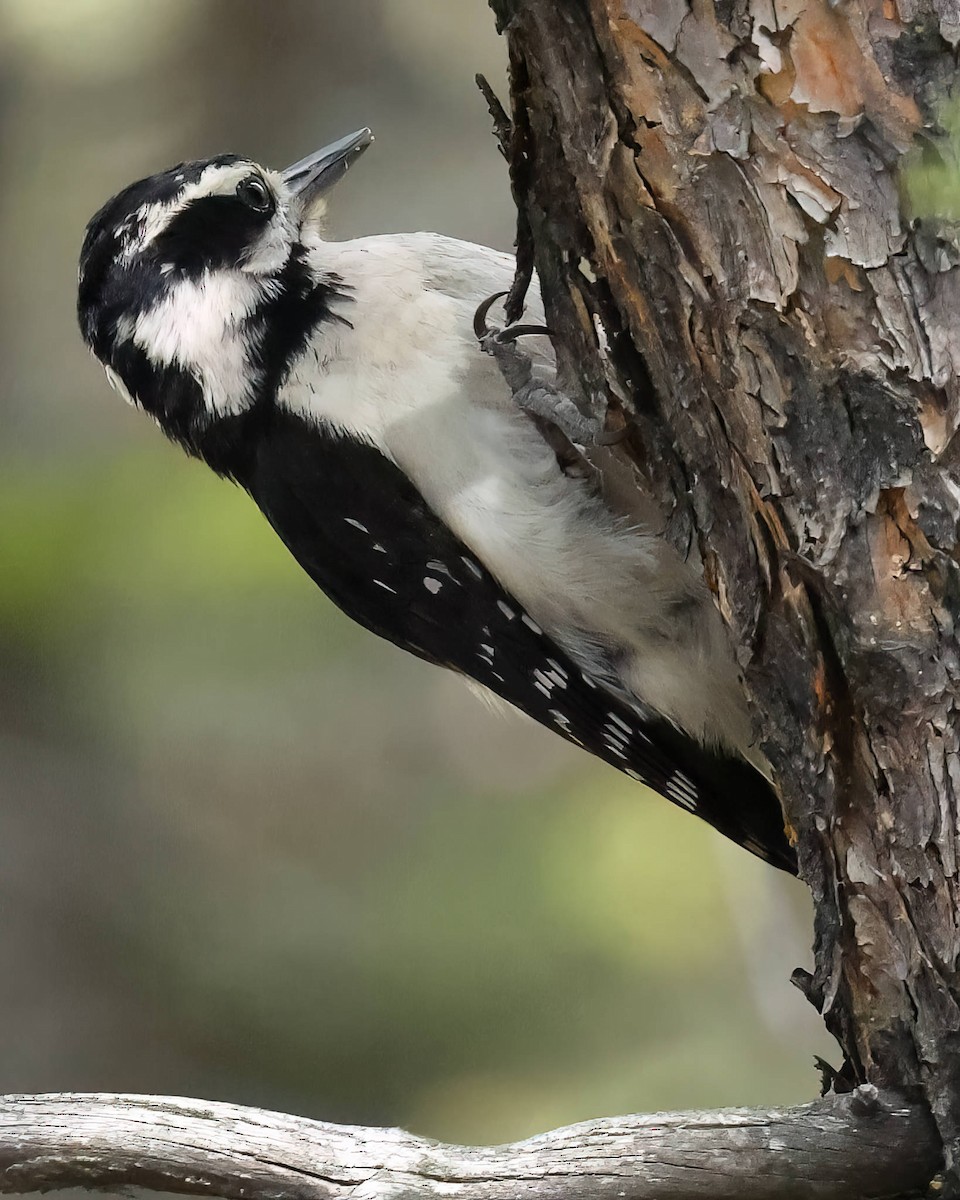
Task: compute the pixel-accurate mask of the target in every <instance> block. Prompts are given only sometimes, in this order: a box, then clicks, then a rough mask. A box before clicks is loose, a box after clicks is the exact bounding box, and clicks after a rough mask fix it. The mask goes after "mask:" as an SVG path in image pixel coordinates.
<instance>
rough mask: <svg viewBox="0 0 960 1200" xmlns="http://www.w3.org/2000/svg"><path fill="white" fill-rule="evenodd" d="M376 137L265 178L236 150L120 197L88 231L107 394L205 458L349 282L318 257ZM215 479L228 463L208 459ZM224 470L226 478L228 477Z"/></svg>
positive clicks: (83, 260)
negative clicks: (329, 208)
mask: <svg viewBox="0 0 960 1200" xmlns="http://www.w3.org/2000/svg"><path fill="white" fill-rule="evenodd" d="M372 141H373V136H372V134H371V133H370V130H369V129H362V130H360V131H359V132H358V133H354V134H351V135H350V136H349V137H346V138H343V139H342V140H340V141H338V142H335V143H333V144H332V145H330V146H327V147H325V148H324V149H323V150H320V151H318V152H317V153H316V154H312V155H310V156H309V157H307V158H305V159H303V160H301V161H300V162H298V163H295V164H294V165H293V166H292V167H288V168H287V170H285V171H279V172H277V171H270V170H267V169H265V168H263V167H260V166H258V165H257V164H256V163H254V162H251V161H250V160H249V159H246V158H241V157H239V156H237V155H233V154H224V155H219V156H218V157H216V158H210V159H206V160H203V161H199V162H188V163H181V164H179V165H178V166H176V167H171V168H170V169H169V170H168V171H162V172H160V173H159V174H157V175H151V176H150V177H149V178H147V179H142V180H140V181H139V182H137V183H134V184H131V185H130V186H129V187H127V188H125V189H124V190H123V191H122V192H120V193H119V194H118V195H116V196H114V197H113V199H111V200H109V201H108V202H107V203H106V204H105V205H104V206H103V208H101V209H100V211H99V212H98V213H97V214H96V216H94V218H93V220H92V221H91V222H90V224H89V225H88V226H87V232H86V236H85V238H84V241H83V249H82V251H81V254H80V272H79V299H78V305H77V313H78V317H79V321H80V328H81V331H82V333H83V337H84V340H85V341H86V343H87V345H88V346H89V347H90V349H91V350H92V351H93V353H94V354H95V355H96V357H97V358H98V359H99V360H100V361H101V363H102V364H103V366H104V367H105V368H106V371H107V376H108V378H109V379H110V382H111V383H112V384H113V386H114V387H115V388H116V389H117V390H118V391H120V392H121V394H123V395H125V396H126V397H127V398H128V399H129V400H130V401H131V402H132V403H134V404H136V405H137V406H138V407H140V408H143V409H144V410H146V411H147V412H149V413H150V414H151V415H152V416H153V417H154V418H155V419H156V421H157V423H158V424H159V425H160V427H161V428H162V429H163V431H164V432H165V433H166V434H167V435H168V436H169V437H171V438H172V439H173V440H175V441H177V442H179V443H180V444H181V445H183V446H184V447H185V448H186V449H187V450H188V451H189V452H191V453H193V454H197V455H201V456H202V457H205V458H207V459H208V460H211V458H212V457H214V456H215V452H214V450H212V449H211V447H212V446H213V441H214V440H215V439H211V438H210V437H209V434H210V431H211V430H212V429H213V428H214V427H226V428H229V426H230V425H231V424H235V423H236V422H235V420H233V419H236V418H243V417H244V416H245V415H247V414H249V413H251V412H252V411H254V410H255V409H256V408H257V406H258V404H259V403H260V402H261V401H263V400H264V399H268V398H269V397H270V396H271V395H272V394H273V393H274V392H275V390H276V388H277V386H278V384H279V383H280V382H281V381H282V378H283V375H284V372H285V370H286V367H287V365H288V364H289V363H290V361H291V360H292V358H293V357H294V356H295V355H296V354H297V353H299V351H300V350H301V349H302V348H303V346H304V344H305V342H306V340H307V338H308V337H309V334H310V332H311V330H312V329H313V328H314V327H315V326H316V325H317V323H318V322H320V321H322V320H323V319H324V318H325V317H326V318H329V319H337V318H336V316H335V314H334V313H333V312H332V311H331V308H330V305H331V303H332V302H333V301H334V300H335V299H336V297H337V295H338V294H339V293H340V292H341V285H342V281H340V280H338V279H336V278H334V277H332V276H324V274H323V272H322V270H318V269H317V267H316V265H315V264H314V263H312V262H311V261H310V254H309V251H310V248H311V246H315V245H316V244H317V237H316V222H317V217H318V215H319V213H320V212H321V211H322V206H323V198H324V196H325V195H326V193H327V192H328V191H329V190H330V188H331V187H332V186H333V185H334V184H335V183H336V182H337V181H338V180H339V179H341V178H342V177H343V175H344V174H345V172H346V171H347V169H348V168H349V166H350V165H351V164H352V163H353V162H354V161H355V159H356V158H357V157H358V156H359V155H360V154H361V153H362V152H363V151H364V150H365V149H366V148H367V146H369V145H370V143H371V142H372ZM211 465H212V466H214V467H215V468H217V469H220V464H218V463H217V462H215V461H211ZM225 469H229V468H225Z"/></svg>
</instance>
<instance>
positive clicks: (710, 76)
mask: <svg viewBox="0 0 960 1200" xmlns="http://www.w3.org/2000/svg"><path fill="white" fill-rule="evenodd" d="M491 6H492V8H493V9H494V11H495V12H496V14H497V17H498V21H499V24H500V27H501V29H502V31H504V32H505V33H506V35H507V37H508V41H509V48H510V57H511V71H512V92H513V96H512V100H513V117H514V122H515V126H516V130H517V136H516V142H515V145H514V170H513V178H514V184H515V193H516V196H517V200H518V203H519V206H520V208H521V211H522V216H523V219H524V221H526V222H528V223H529V227H530V229H531V230H532V239H533V248H534V252H535V258H536V265H537V269H538V271H539V273H540V276H541V280H542V283H543V286H544V291H545V298H546V304H547V317H548V322H549V324H550V326H551V327H552V328H553V329H555V330H556V331H557V332H558V334H559V337H558V341H557V344H558V348H559V350H560V354H561V359H562V364H563V372H564V376H565V383H566V386H567V388H568V389H569V390H570V391H571V392H572V393H573V394H574V395H575V396H576V397H578V399H579V401H580V402H581V403H582V404H583V405H585V406H587V407H590V408H592V409H593V411H594V412H598V411H599V412H601V413H602V412H603V411H604V409H607V410H608V417H607V419H608V422H611V421H612V422H616V421H618V420H622V417H621V415H620V414H621V413H623V414H625V415H626V417H627V418H628V419H629V421H630V424H631V430H632V432H631V435H630V438H629V440H628V442H627V443H626V450H625V453H627V454H629V456H630V458H631V459H632V462H633V464H634V465H635V469H636V471H637V475H638V479H639V483H640V485H641V486H642V487H643V488H644V489H645V490H647V491H648V492H649V493H650V494H651V495H653V496H655V497H657V498H658V500H659V501H660V503H661V505H662V512H663V520H664V530H665V533H666V535H667V536H668V537H670V538H671V539H672V540H673V541H674V542H675V543H677V544H678V545H680V546H681V547H684V548H686V547H687V546H691V547H693V548H694V549H695V551H697V552H699V555H700V558H701V560H702V563H703V569H704V572H705V576H706V578H707V580H708V582H709V583H710V585H711V587H712V589H713V591H714V592H715V595H716V598H717V602H718V604H719V606H720V609H721V611H722V613H723V615H724V617H725V619H726V621H727V623H728V625H729V627H730V629H731V631H732V634H733V637H734V639H735V642H736V645H737V647H738V650H739V654H740V662H741V665H742V668H743V675H744V680H745V684H746V687H747V690H748V693H749V696H750V699H751V704H752V708H753V711H754V714H755V718H756V724H757V729H758V733H759V735H760V736H761V738H762V744H763V747H764V749H765V751H766V753H767V755H768V756H769V758H770V760H771V762H772V763H773V765H774V768H775V770H776V775H777V779H778V781H779V785H780V788H781V790H782V795H783V801H784V809H785V813H786V815H787V821H788V827H789V828H790V829H791V830H792V832H793V834H794V835H795V837H796V841H797V844H798V849H799V855H800V864H801V873H802V876H803V879H804V880H805V882H806V883H807V884H808V886H809V887H810V888H811V890H812V892H813V897H814V900H815V904H816V928H815V951H816V971H815V975H814V976H813V977H812V978H801V980H800V982H801V983H803V984H804V986H805V989H806V991H807V993H808V995H809V996H810V998H811V999H812V1000H813V1001H814V1002H815V1003H816V1004H817V1005H818V1007H819V1008H820V1010H821V1011H822V1013H823V1015H824V1018H825V1020H826V1023H827V1026H828V1028H829V1029H830V1030H831V1032H832V1033H834V1034H835V1036H836V1037H837V1038H838V1040H839V1042H840V1044H841V1046H842V1049H843V1052H844V1054H845V1056H846V1058H847V1060H848V1070H849V1072H850V1073H851V1074H852V1076H853V1077H854V1078H856V1079H859V1080H870V1081H872V1082H874V1083H876V1084H878V1085H881V1086H892V1087H899V1088H904V1087H907V1088H910V1087H914V1088H917V1089H919V1090H920V1091H921V1092H922V1094H923V1095H924V1096H925V1097H926V1099H927V1100H928V1102H929V1104H930V1105H931V1108H932V1110H933V1113H934V1115H935V1118H936V1121H937V1123H938V1126H939V1129H940V1132H941V1135H942V1137H943V1141H944V1145H945V1148H946V1153H947V1158H948V1164H949V1172H948V1180H949V1181H952V1182H950V1183H949V1186H951V1187H952V1188H953V1189H954V1190H956V1189H957V1188H958V1175H957V1165H958V1164H960V1007H958V998H960V984H958V978H957V973H956V972H957V960H958V949H960V922H958V905H957V800H958V781H960V765H958V758H957V750H958V745H957V742H958V722H957V713H956V703H957V681H958V647H957V639H956V629H955V619H956V614H957V597H958V572H957V552H958V514H960V481H958V477H957V475H958V473H957V461H958V454H960V440H958V438H957V437H956V436H955V435H956V429H957V424H958V388H957V372H958V366H960V333H958V330H957V325H956V314H957V312H958V311H960V273H958V270H957V267H956V266H955V264H956V263H957V262H958V261H960V250H958V247H957V243H956V241H955V240H954V239H953V237H952V235H951V234H950V232H949V231H948V230H947V229H946V228H938V227H937V226H936V223H933V224H931V223H930V222H924V223H919V222H913V223H911V222H909V221H908V220H907V219H906V217H905V216H904V213H903V212H902V205H901V202H900V196H899V189H898V170H899V169H900V167H901V165H902V160H903V156H904V155H905V153H906V152H907V151H908V150H909V148H910V147H911V146H912V145H914V144H915V143H916V142H917V140H918V139H921V138H923V139H926V140H928V141H931V139H934V138H935V134H936V130H935V110H934V104H935V102H936V100H937V99H938V97H940V96H942V94H943V92H944V90H945V88H946V87H947V85H948V83H949V81H950V79H951V76H952V74H953V72H954V70H955V59H954V50H955V47H956V45H957V42H958V39H960V10H958V8H957V5H956V3H955V2H954V0H883V2H881V0H846V2H843V3H839V4H838V3H830V2H828V0H723V2H721V0H716V2H715V3H714V2H711V0H562V2H558V0H491Z"/></svg>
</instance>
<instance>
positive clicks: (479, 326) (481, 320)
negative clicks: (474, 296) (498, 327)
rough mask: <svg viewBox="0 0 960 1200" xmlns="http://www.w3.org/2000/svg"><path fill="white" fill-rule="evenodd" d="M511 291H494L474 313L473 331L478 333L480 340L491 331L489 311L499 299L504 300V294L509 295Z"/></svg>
mask: <svg viewBox="0 0 960 1200" xmlns="http://www.w3.org/2000/svg"><path fill="white" fill-rule="evenodd" d="M509 295H510V293H509V292H494V293H493V295H492V296H488V297H487V298H486V300H484V301H483V303H482V304H480V305H479V306H478V308H477V311H476V312H475V313H474V314H473V332H474V333H475V334H476V335H477V338H478V339H479V340H480V341H483V339H484V338H485V337H486V336H487V335H488V334H489V333H490V332H491V330H490V329H489V327H488V326H487V313H488V312H489V311H490V309H491V308H493V306H494V305H495V304H496V302H497V301H498V300H502V299H503V298H504V296H509Z"/></svg>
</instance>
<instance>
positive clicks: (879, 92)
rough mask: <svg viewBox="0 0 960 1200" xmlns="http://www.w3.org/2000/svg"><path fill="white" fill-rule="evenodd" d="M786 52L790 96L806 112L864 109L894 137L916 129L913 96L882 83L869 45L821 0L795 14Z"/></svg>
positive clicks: (917, 118) (846, 114) (917, 112)
mask: <svg viewBox="0 0 960 1200" xmlns="http://www.w3.org/2000/svg"><path fill="white" fill-rule="evenodd" d="M790 57H791V59H792V61H793V67H794V70H795V72H796V80H795V83H794V88H793V92H792V98H793V99H794V100H795V101H796V102H797V103H799V104H806V105H807V107H808V108H809V109H810V111H811V112H834V113H839V114H840V116H844V117H855V116H859V115H860V113H866V114H867V115H868V116H869V117H870V118H871V119H872V120H873V121H875V122H876V123H877V124H878V125H879V126H880V127H881V128H882V129H884V131H885V132H887V133H888V134H889V135H890V136H892V137H895V138H899V139H903V138H908V137H909V136H910V135H911V134H912V133H913V132H914V131H915V130H916V129H918V128H919V126H920V110H919V109H918V108H917V105H916V103H915V102H914V100H913V99H912V98H911V97H909V96H902V95H900V94H899V93H898V92H895V91H894V90H893V89H892V88H891V87H890V86H889V85H888V83H887V81H886V80H885V79H884V78H883V75H882V73H881V71H880V68H879V67H878V66H877V63H876V61H875V59H874V58H873V55H872V53H871V51H870V48H869V46H868V45H867V46H864V45H861V44H860V42H859V41H858V40H857V37H856V35H855V33H854V31H853V29H852V28H851V26H850V23H849V22H848V21H847V19H846V17H845V16H844V14H843V11H842V10H841V9H835V8H833V7H832V6H830V5H829V4H828V3H827V2H826V0H811V2H810V3H809V4H808V5H807V6H806V8H805V9H804V10H803V12H802V13H801V14H800V16H799V17H798V18H797V22H796V24H795V25H794V27H793V36H792V37H791V39H790Z"/></svg>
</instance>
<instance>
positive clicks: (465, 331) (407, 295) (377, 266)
mask: <svg viewBox="0 0 960 1200" xmlns="http://www.w3.org/2000/svg"><path fill="white" fill-rule="evenodd" d="M315 253H316V257H317V260H318V261H317V264H316V266H317V269H318V272H321V271H322V272H330V271H334V272H336V273H337V274H339V275H340V276H341V277H342V278H343V279H344V280H346V281H348V282H349V284H350V286H351V288H352V292H351V299H349V300H342V301H338V302H337V312H338V313H339V314H340V315H342V316H343V317H344V318H346V320H347V321H349V322H350V324H351V326H352V328H351V327H348V326H347V325H341V324H340V323H327V324H326V325H324V326H323V327H322V328H321V330H320V331H319V332H318V334H317V335H316V336H315V338H314V340H313V341H312V343H311V344H310V346H309V347H308V349H307V350H306V352H305V353H304V355H303V356H302V357H301V358H300V360H299V361H298V362H297V363H296V364H295V366H294V367H293V369H292V370H291V372H290V375H289V378H288V381H287V383H286V386H285V387H284V389H283V391H282V392H281V394H280V397H279V403H281V404H283V405H284V406H285V407H287V408H289V409H290V410H292V411H295V412H297V413H299V414H301V415H303V416H305V417H307V418H309V419H310V420H314V421H318V422H323V423H325V424H327V425H329V426H331V427H332V428H334V429H336V430H338V431H342V432H344V433H346V434H348V435H350V436H353V437H360V438H364V439H367V440H369V441H371V442H372V443H373V444H374V445H375V446H376V447H377V448H378V449H379V450H380V451H381V452H382V453H383V454H385V455H386V456H387V457H388V458H390V459H391V460H393V461H394V462H395V463H396V464H397V465H398V466H399V467H400V468H401V469H402V470H403V471H404V472H405V473H406V474H407V476H408V477H409V478H411V479H412V480H413V481H414V482H415V484H416V485H417V487H418V488H419V490H420V492H421V493H422V494H423V496H424V498H425V499H426V500H427V502H428V503H429V504H430V506H431V508H432V509H433V510H434V512H436V513H437V515H438V516H439V517H441V519H442V520H443V521H444V522H445V523H446V524H447V525H448V526H449V527H450V528H451V529H453V530H454V531H455V532H456V533H457V534H458V536H459V537H460V538H461V540H462V541H463V542H464V543H465V544H466V545H467V546H468V547H469V548H470V549H471V550H472V551H473V553H474V554H476V556H477V557H478V559H480V561H482V562H483V563H484V564H485V565H486V567H487V568H488V570H490V571H491V572H492V573H493V574H494V575H495V576H496V577H497V578H498V579H499V580H500V582H501V584H502V585H503V586H504V587H505V588H506V590H507V591H509V592H510V593H511V594H512V595H513V596H515V597H516V599H517V600H518V601H519V602H520V603H521V604H522V605H523V606H524V607H525V608H526V609H527V611H528V612H529V613H530V615H531V616H532V617H533V618H534V619H535V620H536V621H537V622H538V623H539V624H540V625H541V626H543V628H545V629H547V630H549V631H550V632H551V633H552V634H553V636H555V637H557V639H558V641H561V642H562V643H563V644H564V646H565V648H566V649H567V650H568V651H569V652H570V653H571V654H573V655H574V656H575V657H576V658H577V659H578V660H579V661H580V662H581V664H582V665H584V666H586V667H588V669H589V668H590V667H591V666H594V665H595V666H596V669H597V671H598V673H600V672H601V671H602V672H605V673H606V674H607V675H608V676H609V673H610V667H609V657H610V656H609V655H606V656H605V657H606V658H607V662H606V665H605V667H603V668H601V666H600V664H599V660H598V658H597V648H598V646H603V647H605V648H606V650H608V651H614V652H615V655H614V656H615V657H616V656H619V657H620V659H621V662H622V670H621V672H620V683H621V684H622V685H623V686H626V687H627V688H629V689H630V690H632V691H633V692H634V694H636V695H637V696H639V697H640V698H642V699H643V700H645V701H646V702H647V703H649V704H650V705H651V706H652V707H654V708H656V709H658V710H659V711H661V712H665V713H667V714H670V715H673V716H674V718H675V719H676V720H677V721H678V722H679V723H680V724H682V725H683V726H684V727H685V728H687V729H688V730H689V731H690V732H691V733H694V734H699V735H701V736H704V737H711V738H717V739H720V740H723V741H726V742H732V743H734V744H737V745H742V744H743V743H744V742H745V741H749V736H750V735H749V724H748V722H747V720H746V717H745V714H744V712H743V705H742V699H740V695H739V683H738V680H737V674H736V670H735V667H734V665H733V661H732V656H731V654H730V650H729V646H728V644H727V642H726V638H725V632H724V631H723V629H722V626H721V624H720V621H719V617H718V614H717V613H716V611H715V609H714V607H713V605H712V603H711V601H710V599H709V597H708V595H707V593H706V589H705V588H704V586H703V584H702V582H701V581H700V579H699V578H698V577H697V576H696V575H695V573H694V572H692V571H691V570H690V569H689V568H688V567H687V566H686V564H684V563H683V562H682V561H681V560H680V559H679V557H678V556H677V555H676V553H675V552H674V551H673V550H672V548H670V547H669V546H667V545H666V544H665V543H663V542H661V541H660V540H659V539H658V538H655V537H653V536H652V535H651V534H650V533H649V532H644V531H643V530H638V529H632V530H627V529H626V528H625V527H624V526H623V524H622V523H621V522H619V521H618V520H617V519H616V518H615V517H613V516H612V515H611V514H610V513H609V512H608V511H607V510H606V509H605V508H604V507H603V505H602V504H601V502H600V501H599V500H598V499H596V498H595V497H594V496H593V495H592V494H591V493H590V492H588V491H587V490H586V488H585V487H584V485H583V484H582V483H580V482H579V481H577V480H574V479H571V478H568V477H567V476H566V475H564V474H563V472H562V471H561V470H560V469H559V467H558V465H557V461H556V457H555V455H554V453H553V451H552V450H551V449H550V448H549V446H547V444H546V443H545V442H544V440H543V439H542V437H541V436H540V434H539V432H538V431H537V429H536V427H535V426H534V424H533V423H532V422H531V421H530V420H529V419H528V418H527V417H526V416H525V415H524V414H523V413H521V412H520V411H519V410H518V409H517V408H516V407H515V406H514V404H513V403H512V399H511V396H510V393H509V389H508V388H507V386H506V384H505V383H504V381H503V379H502V377H501V376H500V374H499V371H498V369H497V367H496V364H495V362H494V361H493V360H492V359H491V358H489V357H488V356H487V355H484V354H482V353H481V351H480V350H479V348H478V346H477V344H476V338H475V335H474V333H473V330H472V318H473V313H474V311H475V309H476V307H477V305H478V304H479V303H480V301H481V300H483V299H484V298H485V297H486V296H488V295H490V294H491V293H493V292H495V291H503V290H505V289H506V288H508V287H509V285H510V282H511V280H512V276H513V259H512V258H511V257H510V256H509V255H503V254H498V253H497V252H495V251H491V250H487V249H486V248H484V247H475V246H470V245H467V244H465V243H461V242H454V241H451V240H450V239H445V238H440V237H438V236H437V235H432V234H429V235H428V234H421V235H405V236H400V237H373V238H363V239H359V240H357V241H354V242H349V243H342V244H339V245H338V244H330V243H327V244H320V245H318V247H317V249H316V252H315ZM533 319H536V316H534V318H533ZM678 600H679V601H682V602H683V603H684V605H685V613H684V615H683V616H682V617H681V618H680V619H679V621H678V617H677V613H676V611H675V610H674V611H671V604H673V603H675V602H677V601H678ZM691 608H693V609H694V610H697V609H699V610H701V611H699V612H698V615H697V616H696V617H695V619H693V620H691ZM681 623H682V627H681ZM705 677H706V678H705ZM718 692H719V693H720V702H719V703H718ZM724 709H725V710H726V712H725V715H723V716H722V717H720V718H719V720H720V724H718V717H717V713H718V712H721V713H722V712H723V710H724Z"/></svg>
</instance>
